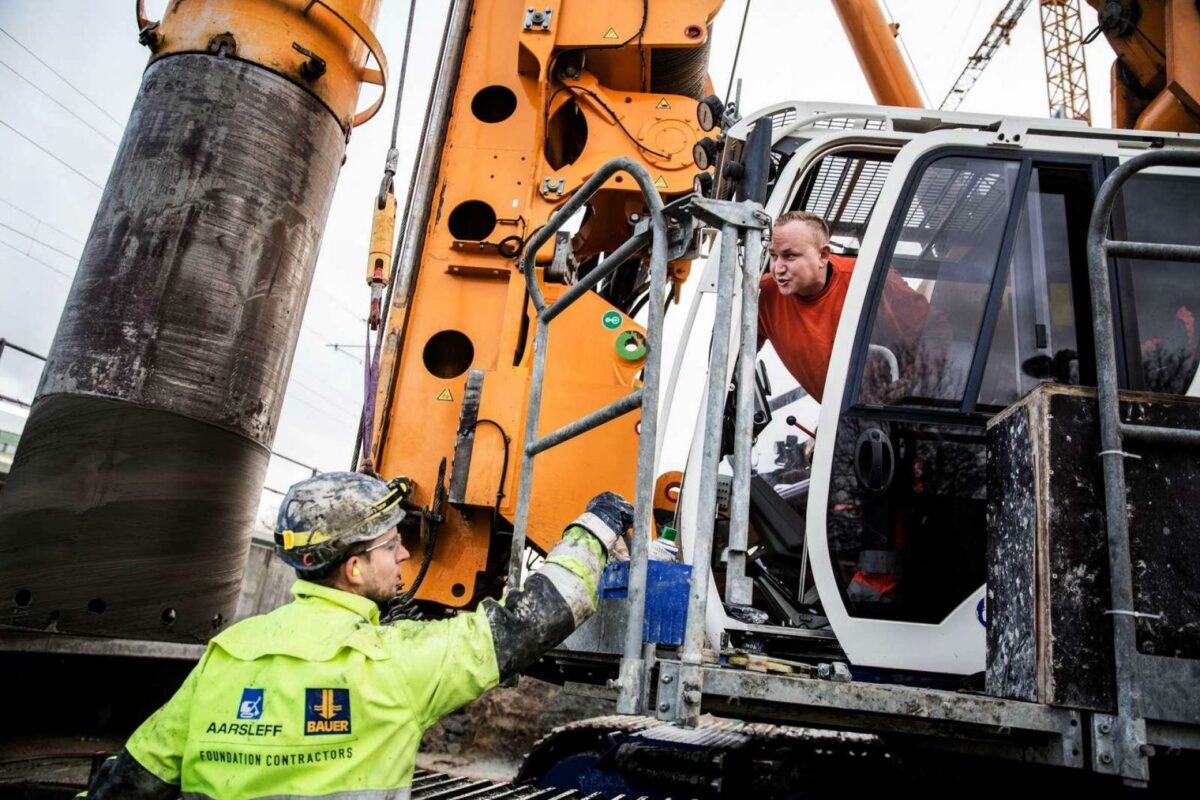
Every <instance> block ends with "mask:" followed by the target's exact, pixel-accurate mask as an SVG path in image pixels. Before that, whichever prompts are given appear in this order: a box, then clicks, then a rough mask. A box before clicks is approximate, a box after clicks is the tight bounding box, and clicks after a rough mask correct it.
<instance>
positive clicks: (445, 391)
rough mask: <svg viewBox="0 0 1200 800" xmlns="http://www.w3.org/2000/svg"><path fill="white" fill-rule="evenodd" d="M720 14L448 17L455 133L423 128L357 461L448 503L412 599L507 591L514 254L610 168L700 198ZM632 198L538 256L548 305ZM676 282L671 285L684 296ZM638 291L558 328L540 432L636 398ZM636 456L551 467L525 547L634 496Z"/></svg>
mask: <svg viewBox="0 0 1200 800" xmlns="http://www.w3.org/2000/svg"><path fill="white" fill-rule="evenodd" d="M720 5H721V2H720V0H707V2H700V3H697V2H692V1H691V0H666V1H665V2H664V1H662V0H658V1H656V2H654V3H648V2H642V0H621V1H619V2H612V3H609V4H606V5H602V6H598V5H595V4H590V3H585V2H583V1H582V0H550V2H546V3H542V4H539V5H538V6H536V7H534V6H528V5H526V4H524V3H518V2H514V1H512V0H509V1H507V2H490V3H479V4H474V5H473V6H472V4H469V3H459V4H456V5H455V7H454V8H453V9H452V10H451V12H450V19H449V22H448V37H447V45H446V47H445V48H444V49H443V56H442V59H443V61H442V66H441V75H440V77H439V82H438V84H437V86H436V87H435V90H434V96H433V100H432V105H431V111H430V114H429V122H428V124H429V125H431V126H434V127H436V126H437V124H438V122H439V120H440V119H442V118H444V119H445V120H446V122H445V127H444V130H443V131H440V132H438V131H433V132H431V130H430V129H429V128H427V131H426V132H427V136H426V142H425V147H426V148H430V147H431V145H432V146H433V149H434V152H432V153H427V157H430V158H434V159H436V160H435V161H433V162H432V163H430V164H429V165H427V172H426V173H425V175H424V176H423V177H422V176H420V175H419V176H418V180H417V181H415V182H414V183H415V185H414V188H413V194H412V197H411V198H410V203H409V210H408V213H407V214H406V215H405V219H407V220H412V221H413V223H414V224H413V225H412V226H411V227H410V228H409V229H408V230H407V231H406V232H405V235H404V238H403V242H402V245H401V248H400V253H399V257H398V259H397V260H398V268H397V271H396V275H395V276H394V280H395V283H396V286H395V290H394V293H393V300H392V303H391V308H390V314H389V317H388V321H387V323H386V324H387V328H386V335H385V337H384V339H383V342H384V344H383V353H382V360H381V364H380V370H379V375H380V378H379V385H378V393H377V395H376V400H377V411H376V415H375V419H374V422H375V424H374V426H373V429H374V431H375V433H374V435H373V436H372V437H371V441H370V442H368V443H367V452H368V454H369V455H370V456H371V462H372V464H373V466H374V467H375V468H376V469H378V471H379V472H380V473H381V474H384V475H389V476H390V475H395V474H404V475H407V476H409V477H410V478H413V479H414V480H415V481H416V486H417V488H416V493H415V495H414V500H415V501H416V502H418V503H419V504H421V505H435V502H434V501H435V499H436V497H435V496H437V495H439V494H442V495H445V497H446V500H447V502H446V503H445V504H438V505H440V506H441V514H442V516H443V518H444V521H443V522H442V523H441V524H440V526H439V527H440V530H439V531H437V533H436V538H434V537H432V536H430V535H428V534H429V533H430V532H429V531H427V532H426V534H427V535H426V536H425V537H424V540H423V541H422V542H420V543H413V544H414V545H415V546H414V547H411V548H410V549H411V550H412V551H413V553H414V558H413V560H412V562H410V563H409V565H408V566H407V567H406V571H405V575H404V579H405V583H406V584H409V585H412V584H413V583H414V582H416V581H417V580H418V577H417V576H418V574H420V571H421V564H422V562H428V564H429V565H428V567H427V568H426V569H427V574H423V575H422V576H421V580H422V582H421V585H420V587H419V592H418V593H417V597H418V598H419V599H423V600H431V601H436V602H438V603H442V604H445V605H448V606H453V607H461V606H465V605H467V604H468V603H470V602H472V601H473V600H475V599H477V598H478V597H480V596H482V595H484V594H487V593H494V592H496V591H498V588H499V584H498V583H497V582H496V581H497V580H500V579H502V578H503V572H504V570H503V564H504V563H506V561H507V558H508V541H509V540H508V537H507V536H506V535H505V525H506V523H505V520H511V519H512V515H513V513H514V509H515V495H516V477H517V471H518V467H519V463H520V461H519V460H520V445H519V443H520V442H521V441H523V439H524V424H523V417H524V410H525V406H526V396H527V392H528V381H529V369H530V362H531V358H532V344H531V342H532V328H531V326H530V313H531V312H530V307H529V303H528V300H527V297H526V292H525V281H524V277H523V276H522V275H521V274H520V272H519V270H518V269H517V259H518V257H519V255H520V253H521V250H522V248H523V246H524V242H525V241H526V240H528V239H529V237H530V236H531V235H532V233H533V232H535V231H536V230H537V229H538V227H539V226H541V225H542V224H543V223H545V221H546V220H547V218H548V217H549V216H550V214H551V213H552V212H553V211H554V210H555V208H556V207H558V206H559V205H560V204H561V203H562V202H563V201H564V200H565V199H566V198H567V197H569V196H570V195H571V193H572V192H573V191H575V190H576V189H577V188H578V187H579V186H580V185H581V184H582V183H583V182H584V181H585V180H586V179H587V178H588V177H589V176H590V175H592V174H593V172H595V170H596V169H597V167H599V166H600V165H601V164H602V163H604V162H606V161H608V160H609V159H611V158H614V157H616V156H619V155H626V156H629V157H631V158H633V159H635V160H637V161H639V162H640V163H642V164H643V165H645V167H646V168H647V169H648V170H649V171H650V173H651V174H652V175H653V176H654V183H655V186H656V187H658V189H659V190H660V191H661V192H662V194H663V195H664V196H667V197H674V196H678V195H682V194H685V193H687V192H689V191H691V189H692V180H693V177H694V175H695V173H696V171H697V170H696V166H695V164H694V162H693V159H692V146H693V144H694V143H695V142H696V140H697V139H699V138H700V137H701V135H702V131H701V130H700V129H699V128H698V126H697V123H696V105H697V101H698V100H699V99H701V98H702V97H703V96H704V95H705V94H707V92H708V90H709V82H708V80H707V76H706V70H707V62H708V58H707V56H708V51H707V48H708V43H709V26H710V23H711V21H712V18H713V16H714V15H715V14H716V12H717V10H718V9H719V7H720ZM468 29H469V30H468ZM514 31H515V33H516V35H515V39H516V42H515V43H514V42H513V39H514ZM439 137H440V138H442V140H443V141H442V143H441V146H440V147H437V144H438V141H437V140H438V138H439ZM624 180H625V179H624V178H623V177H622V176H616V177H614V178H612V179H611V181H610V182H609V183H608V185H606V187H605V188H604V190H603V191H602V192H601V193H600V194H598V195H597V196H596V198H595V200H594V202H592V203H591V204H590V206H589V208H588V210H587V213H586V215H585V217H584V218H583V220H582V222H581V225H580V228H579V231H578V233H576V234H575V238H574V242H573V246H572V248H568V247H566V242H563V243H561V244H560V246H559V247H558V248H550V247H547V248H545V250H544V252H539V253H538V254H537V263H538V265H539V266H538V270H539V277H540V280H541V285H542V286H543V289H544V291H545V293H546V297H547V300H548V301H553V300H554V299H555V298H556V297H558V296H559V295H561V293H562V292H563V291H565V290H566V289H567V288H568V285H569V284H570V283H572V282H574V280H575V278H576V277H577V276H578V275H582V274H584V273H585V272H586V270H587V269H588V268H589V267H590V266H591V265H592V264H593V263H594V258H595V257H596V256H598V254H600V253H602V252H607V251H611V250H612V249H613V248H614V247H615V246H616V245H617V244H618V243H620V242H621V241H623V240H624V239H626V238H627V237H628V236H629V234H630V232H631V231H632V228H633V226H634V225H635V224H636V222H637V220H638V219H639V217H640V216H642V215H644V209H643V208H642V201H641V196H640V193H639V191H638V189H637V187H636V186H634V185H631V182H629V183H626V184H623V181H624ZM418 225H419V226H420V227H417V226H418ZM569 249H573V250H574V258H575V259H576V260H577V261H576V260H568V259H567V258H566V253H567V251H568V250H569ZM556 250H557V254H556V252H555V251H556ZM556 255H557V257H556ZM686 274H687V267H686V262H684V263H681V264H678V265H677V267H676V271H675V276H676V278H677V279H678V280H682V279H683V278H684V277H686ZM644 280H645V278H644V271H643V269H642V267H641V265H640V264H639V263H630V264H627V265H625V267H623V268H622V270H621V272H619V273H618V274H617V275H616V276H614V279H613V280H612V281H611V282H610V283H609V284H607V285H602V286H601V287H600V290H601V291H600V293H588V294H587V295H585V296H584V297H583V298H582V299H581V300H580V302H579V303H577V304H576V305H575V306H573V307H572V308H571V309H570V310H569V311H567V312H566V313H565V314H564V315H563V318H562V320H561V321H560V322H558V323H556V331H555V335H554V336H553V337H552V338H551V340H550V345H549V350H548V368H547V385H548V389H547V392H546V396H547V401H546V404H545V406H544V411H543V415H542V419H541V425H540V428H541V432H547V431H550V430H554V429H555V428H557V427H559V426H560V425H562V424H564V423H565V422H567V421H569V420H572V419H574V418H577V417H579V416H581V415H583V414H585V413H587V412H588V411H591V410H593V409H595V408H598V407H600V406H602V405H604V404H605V403H607V402H610V401H612V400H615V399H617V398H618V397H620V396H621V395H624V394H628V393H629V392H630V391H631V389H632V388H633V386H634V384H635V382H636V380H637V375H638V372H639V370H640V363H641V361H642V355H643V353H644V348H640V346H639V344H638V342H640V341H643V339H642V337H643V335H644V329H643V328H642V326H641V325H639V324H638V323H637V322H635V321H634V315H635V312H636V310H637V306H638V305H639V303H645V302H646V300H645V299H644V294H645V289H644V288H643V287H642V284H643V282H644ZM655 302H657V301H655ZM485 420H486V422H485ZM637 442H638V432H637V430H636V427H635V420H634V419H633V418H629V417H627V418H623V419H618V420H616V421H614V422H612V423H609V424H607V425H604V426H602V427H600V428H597V429H596V430H593V431H591V432H590V433H588V434H586V435H585V436H583V437H581V438H580V439H578V440H576V441H573V442H571V443H569V444H566V445H564V446H562V447H559V448H556V449H555V450H554V451H552V452H549V453H547V454H546V455H544V456H543V457H542V458H543V460H542V461H541V462H540V464H541V466H540V467H539V470H538V473H537V478H536V479H535V484H534V490H533V500H532V504H531V509H532V511H531V515H530V522H529V526H528V528H529V529H528V538H529V541H530V542H531V543H532V544H533V545H534V546H536V547H539V548H545V547H546V546H547V545H549V544H551V543H552V542H553V541H555V540H557V537H558V535H559V532H560V531H561V530H562V527H563V525H565V524H566V523H567V522H569V521H570V520H571V518H572V517H573V516H574V515H575V514H577V513H578V511H579V509H580V508H582V507H583V504H584V503H585V502H586V500H587V499H588V498H589V497H591V496H592V495H594V494H595V493H597V492H599V491H603V490H606V489H611V490H616V491H625V492H629V491H631V489H632V486H633V477H634V474H635V469H634V465H635V463H636V452H637ZM443 462H444V466H443ZM439 475H444V476H445V477H444V482H442V480H443V479H440V478H439ZM565 476H569V480H563V478H564V477H565ZM439 485H440V486H441V490H440V493H439ZM430 542H436V558H431V553H430V552H429V550H430V549H431V548H429V544H430ZM486 576H490V578H488V577H486Z"/></svg>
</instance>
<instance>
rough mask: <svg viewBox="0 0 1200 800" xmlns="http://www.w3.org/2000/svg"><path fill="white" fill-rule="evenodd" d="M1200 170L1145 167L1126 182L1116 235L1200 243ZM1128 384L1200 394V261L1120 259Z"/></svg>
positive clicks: (1115, 218) (1115, 223)
mask: <svg viewBox="0 0 1200 800" xmlns="http://www.w3.org/2000/svg"><path fill="white" fill-rule="evenodd" d="M1197 197H1200V176H1196V175H1194V174H1193V175H1181V174H1176V175H1166V174H1155V173H1143V174H1140V175H1136V176H1134V177H1133V178H1131V179H1130V180H1129V182H1128V183H1126V184H1125V187H1124V189H1123V190H1122V192H1121V199H1120V203H1119V205H1118V206H1117V209H1116V211H1115V213H1114V214H1113V228H1114V230H1113V232H1112V236H1113V237H1114V238H1116V239H1126V240H1130V241H1136V242H1164V243H1167V244H1190V245H1196V244H1200V225H1198V224H1197V214H1198V213H1200V212H1198V211H1197V207H1196V203H1197ZM1117 282H1118V285H1119V287H1120V313H1121V323H1122V328H1123V330H1124V334H1125V342H1124V344H1125V362H1126V369H1127V371H1128V381H1127V382H1128V384H1129V386H1130V388H1133V389H1143V390H1146V391H1151V392H1165V393H1168V394H1188V395H1197V394H1200V386H1198V385H1197V381H1196V367H1197V363H1198V361H1200V347H1198V341H1197V325H1198V323H1200V319H1197V317H1200V264H1190V263H1187V262H1180V261H1143V260H1138V259H1125V258H1122V259H1117Z"/></svg>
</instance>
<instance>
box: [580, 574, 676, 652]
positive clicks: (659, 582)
mask: <svg viewBox="0 0 1200 800" xmlns="http://www.w3.org/2000/svg"><path fill="white" fill-rule="evenodd" d="M646 567H647V569H646V616H645V620H644V621H643V623H642V641H644V642H657V643H658V644H673V645H679V644H683V630H684V628H685V627H686V625H687V607H688V580H689V579H690V578H691V575H692V566H691V564H676V563H674V562H671V561H648V562H646ZM628 596H629V562H628V561H614V562H612V563H610V564H609V565H608V566H607V567H605V568H604V574H603V575H601V576H600V597H601V598H602V599H603V598H608V599H618V598H623V597H628Z"/></svg>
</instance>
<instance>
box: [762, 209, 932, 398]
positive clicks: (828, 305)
mask: <svg viewBox="0 0 1200 800" xmlns="http://www.w3.org/2000/svg"><path fill="white" fill-rule="evenodd" d="M769 253H770V257H771V269H770V272H769V274H767V275H764V276H763V278H762V283H761V284H760V293H759V300H758V346H759V347H760V348H761V347H762V346H763V344H764V343H765V342H766V341H767V340H770V342H771V344H772V345H773V346H774V347H775V353H776V354H777V355H778V356H779V360H780V361H782V362H783V365H784V366H785V367H787V370H788V372H790V373H791V374H792V377H794V378H795V379H796V380H797V381H799V383H800V385H801V386H802V387H804V390H805V391H806V392H808V393H809V394H810V395H812V396H813V398H814V399H815V400H816V401H817V402H820V401H821V398H822V397H823V396H824V393H825V375H826V373H828V372H829V356H830V354H831V353H832V352H833V338H834V336H835V335H836V334H837V328H838V321H839V320H840V319H841V318H842V306H844V305H845V304H846V291H847V290H848V289H849V288H850V276H851V274H852V273H853V272H854V263H855V259H853V258H850V257H849V256H839V255H834V254H833V253H831V252H830V249H829V226H828V225H826V223H825V220H823V219H822V218H821V217H819V216H818V215H816V214H813V213H811V212H808V211H788V212H785V213H783V214H780V215H779V219H777V220H775V230H774V233H773V234H772V236H771V248H770V251H769ZM928 319H929V302H928V301H927V300H926V299H925V298H924V297H923V296H921V295H920V294H919V293H918V292H917V291H916V290H914V289H912V288H911V287H910V286H909V285H908V284H907V283H905V282H904V279H903V278H902V277H900V274H899V273H898V272H896V271H895V270H889V271H888V275H887V283H886V285H885V286H884V291H883V299H882V301H881V303H880V308H879V322H880V323H882V326H883V330H881V331H880V332H881V333H884V334H885V335H886V338H887V339H888V340H889V341H894V342H905V343H907V344H908V345H909V347H910V348H911V346H912V345H913V344H914V343H915V342H916V341H917V340H918V339H919V338H920V337H921V332H922V331H923V330H924V328H925V323H926V321H927V320H928Z"/></svg>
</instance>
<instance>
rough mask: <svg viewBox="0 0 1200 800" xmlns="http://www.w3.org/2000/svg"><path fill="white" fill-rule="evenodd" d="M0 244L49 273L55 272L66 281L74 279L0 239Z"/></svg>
mask: <svg viewBox="0 0 1200 800" xmlns="http://www.w3.org/2000/svg"><path fill="white" fill-rule="evenodd" d="M0 244H2V245H4V246H5V247H7V248H9V249H10V250H16V251H17V252H18V253H20V254H21V255H23V256H25V257H26V258H28V259H29V260H30V261H34V262H37V263H38V264H41V265H42V266H43V267H45V268H46V269H48V270H50V271H51V272H55V273H57V274H59V275H62V276H63V277H64V278H66V279H67V280H71V279H72V278H74V277H75V276H74V275H70V274H68V273H66V272H63V271H62V270H61V269H59V268H58V267H56V266H54V265H53V264H51V263H50V262H48V261H42V260H41V259H40V258H38V257H37V256H34V255H30V254H29V253H26V252H25V251H24V250H22V249H21V248H19V247H17V246H16V245H13V244H9V243H8V242H6V241H4V240H3V239H0Z"/></svg>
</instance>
